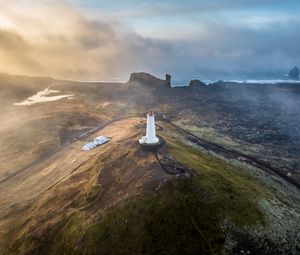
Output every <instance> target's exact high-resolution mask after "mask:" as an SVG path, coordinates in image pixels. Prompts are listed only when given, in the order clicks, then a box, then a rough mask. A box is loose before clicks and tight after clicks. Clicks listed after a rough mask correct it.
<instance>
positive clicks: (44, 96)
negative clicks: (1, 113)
mask: <svg viewBox="0 0 300 255" xmlns="http://www.w3.org/2000/svg"><path fill="white" fill-rule="evenodd" d="M59 92H60V91H59V90H53V89H50V87H48V88H46V89H44V90H42V91H39V92H38V93H36V94H35V95H33V96H31V97H28V98H27V99H25V100H24V101H23V102H21V103H14V104H13V105H33V104H37V103H44V102H51V101H56V100H60V99H63V98H67V99H72V98H73V96H74V95H73V94H70V95H56V96H48V95H50V94H52V93H59Z"/></svg>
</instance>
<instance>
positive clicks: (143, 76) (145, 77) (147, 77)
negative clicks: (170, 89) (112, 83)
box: [129, 72, 171, 86]
mask: <svg viewBox="0 0 300 255" xmlns="http://www.w3.org/2000/svg"><path fill="white" fill-rule="evenodd" d="M129 83H142V84H145V85H154V86H171V75H169V74H167V75H166V80H162V79H159V78H157V77H155V76H153V75H151V74H149V73H143V72H141V73H132V74H130V79H129Z"/></svg>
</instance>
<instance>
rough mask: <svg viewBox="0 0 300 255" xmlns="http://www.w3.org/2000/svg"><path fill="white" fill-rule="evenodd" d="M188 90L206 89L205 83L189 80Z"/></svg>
mask: <svg viewBox="0 0 300 255" xmlns="http://www.w3.org/2000/svg"><path fill="white" fill-rule="evenodd" d="M189 87H190V88H206V85H205V83H203V82H202V81H199V80H191V81H190V84H189Z"/></svg>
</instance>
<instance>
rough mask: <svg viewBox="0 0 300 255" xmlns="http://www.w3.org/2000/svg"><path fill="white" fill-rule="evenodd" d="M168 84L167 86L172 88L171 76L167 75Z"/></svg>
mask: <svg viewBox="0 0 300 255" xmlns="http://www.w3.org/2000/svg"><path fill="white" fill-rule="evenodd" d="M166 83H167V86H169V87H171V75H170V74H166Z"/></svg>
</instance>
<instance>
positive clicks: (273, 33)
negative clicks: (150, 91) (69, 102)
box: [0, 0, 300, 80]
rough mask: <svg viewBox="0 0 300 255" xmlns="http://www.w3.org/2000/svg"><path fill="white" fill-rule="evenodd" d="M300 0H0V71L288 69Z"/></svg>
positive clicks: (297, 61) (67, 75)
mask: <svg viewBox="0 0 300 255" xmlns="http://www.w3.org/2000/svg"><path fill="white" fill-rule="evenodd" d="M299 11H300V2H299V1H298V0H294V1H292V0H290V1H289V0H285V1H282V0H280V1H279V0H214V1H212V0H197V1H192V0H185V1H182V0H180V1H179V0H159V1H157V0H143V1H142V0H126V1H125V0H60V1H59V0H52V1H50V0H15V1H4V0H0V57H1V60H2V61H1V62H0V73H11V74H22V75H23V74H24V75H34V76H51V77H54V78H63V79H74V80H114V79H118V78H121V79H125V78H127V77H129V73H131V72H137V71H145V72H151V73H154V74H163V73H167V72H168V73H171V74H174V73H177V72H178V73H193V74H195V73H201V72H216V73H218V72H228V73H241V72H255V71H265V72H270V71H272V72H277V71H278V72H283V71H288V70H289V69H290V68H291V67H293V66H295V65H300V47H299V45H300V35H299V28H300V26H299V25H300V15H298V13H299Z"/></svg>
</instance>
